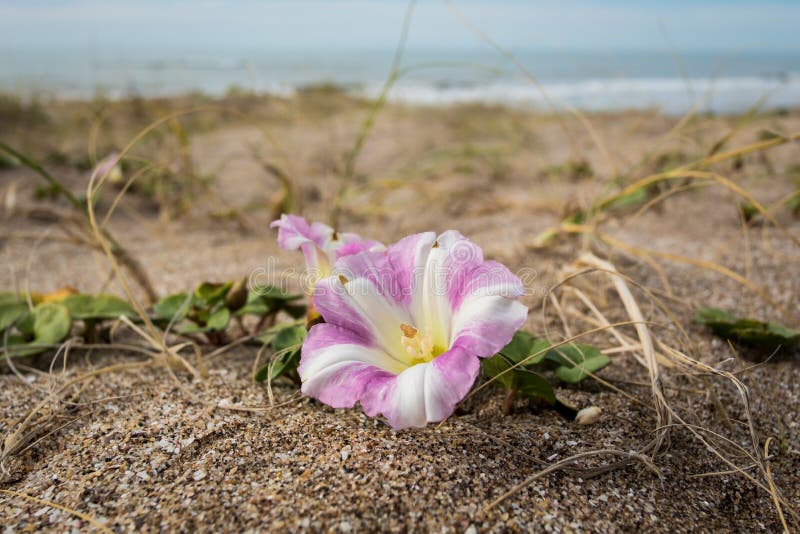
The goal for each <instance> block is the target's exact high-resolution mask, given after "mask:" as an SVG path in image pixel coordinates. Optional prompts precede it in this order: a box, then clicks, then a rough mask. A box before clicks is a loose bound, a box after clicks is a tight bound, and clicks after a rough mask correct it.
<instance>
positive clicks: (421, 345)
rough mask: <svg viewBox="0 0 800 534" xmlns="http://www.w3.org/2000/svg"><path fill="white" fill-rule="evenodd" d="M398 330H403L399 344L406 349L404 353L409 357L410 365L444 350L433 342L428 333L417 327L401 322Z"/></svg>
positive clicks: (421, 361)
mask: <svg viewBox="0 0 800 534" xmlns="http://www.w3.org/2000/svg"><path fill="white" fill-rule="evenodd" d="M400 330H401V331H402V332H403V337H401V338H400V344H401V345H403V348H405V349H406V353H407V354H408V355H409V356H410V357H411V365H416V364H418V363H426V362H429V361H431V360H433V359H434V358H436V357H437V356H438V355H439V354H441V353H443V352H444V350H443V349H440V348H439V347H437V346H435V345H434V344H433V340H432V339H431V337H430V336H429V335H426V334H424V333H423V332H420V331H419V330H418V329H417V328H415V327H413V326H411V325H408V324H401V325H400Z"/></svg>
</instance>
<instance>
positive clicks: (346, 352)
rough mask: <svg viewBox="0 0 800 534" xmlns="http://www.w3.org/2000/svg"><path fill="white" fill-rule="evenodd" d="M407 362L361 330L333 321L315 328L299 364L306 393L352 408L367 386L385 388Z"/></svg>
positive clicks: (331, 403) (308, 338)
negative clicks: (358, 332)
mask: <svg viewBox="0 0 800 534" xmlns="http://www.w3.org/2000/svg"><path fill="white" fill-rule="evenodd" d="M404 367H405V366H404V365H403V364H401V363H400V362H398V361H397V360H394V359H393V358H391V357H390V356H389V355H388V354H386V353H385V352H383V351H381V350H380V349H379V348H377V347H375V346H374V345H373V344H372V343H371V342H370V341H368V340H366V339H364V338H362V337H360V336H359V335H358V334H356V333H354V332H352V331H350V330H347V329H345V328H341V327H339V326H336V325H332V324H325V323H323V324H318V325H315V326H314V327H312V328H311V331H310V332H309V333H308V337H307V338H306V341H305V343H304V344H303V349H302V355H301V357H300V365H299V366H298V368H297V371H298V373H299V374H300V378H301V379H302V381H303V386H302V391H303V393H304V394H306V395H308V396H310V397H314V398H316V399H319V400H320V401H322V402H324V403H325V404H328V405H330V406H332V407H334V408H349V407H352V406H353V405H355V403H356V402H357V401H358V400H360V399H361V398H362V397H363V396H364V395H365V391H367V390H375V389H382V388H383V387H384V386H385V385H386V384H387V383H390V382H393V381H394V380H395V377H396V375H397V373H399V372H401V371H402V369H403V368H404Z"/></svg>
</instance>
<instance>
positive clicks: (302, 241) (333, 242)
mask: <svg viewBox="0 0 800 534" xmlns="http://www.w3.org/2000/svg"><path fill="white" fill-rule="evenodd" d="M270 228H277V229H278V245H280V247H281V248H282V249H284V250H297V249H300V250H302V251H303V256H304V257H305V260H306V269H307V271H308V274H309V276H310V277H311V281H312V285H313V283H314V282H316V281H317V280H318V279H320V278H324V277H326V276H329V275H330V274H331V268H332V266H333V263H334V262H335V261H336V260H337V259H339V258H341V257H343V256H349V255H351V254H357V253H359V252H362V251H364V250H379V249H383V248H385V247H384V246H383V245H382V244H381V243H379V242H377V241H371V240H368V239H362V238H361V236H359V235H358V234H353V233H349V232H337V231H335V230H334V229H333V228H331V227H330V226H328V225H327V224H322V223H319V222H315V223H311V224H309V223H308V221H307V220H305V219H304V218H303V217H300V216H298V215H286V214H283V215H281V218H280V219H278V220H277V221H273V222H272V224H270Z"/></svg>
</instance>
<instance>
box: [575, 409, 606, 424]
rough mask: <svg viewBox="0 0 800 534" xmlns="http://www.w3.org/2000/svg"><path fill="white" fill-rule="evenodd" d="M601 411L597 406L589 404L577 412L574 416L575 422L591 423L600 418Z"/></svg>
mask: <svg viewBox="0 0 800 534" xmlns="http://www.w3.org/2000/svg"><path fill="white" fill-rule="evenodd" d="M601 413H603V410H601V409H600V408H599V407H598V406H589V407H588V408H584V409H583V410H581V411H579V412H578V415H576V416H575V422H576V423H578V424H579V425H591V424H592V423H594V422H596V421H597V420H598V419H600V414H601Z"/></svg>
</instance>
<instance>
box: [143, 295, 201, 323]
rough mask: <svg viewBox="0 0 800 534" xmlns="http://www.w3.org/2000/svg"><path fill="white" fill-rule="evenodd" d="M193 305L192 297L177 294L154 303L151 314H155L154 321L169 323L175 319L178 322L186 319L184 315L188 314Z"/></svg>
mask: <svg viewBox="0 0 800 534" xmlns="http://www.w3.org/2000/svg"><path fill="white" fill-rule="evenodd" d="M193 304H194V297H193V296H192V295H187V294H186V293H177V294H175V295H169V296H167V297H164V298H162V299H161V300H159V301H158V302H156V303H155V304H154V305H153V312H154V313H155V318H156V319H163V320H165V321H171V320H172V319H173V318H175V320H176V321H180V320H181V319H183V318H184V317H186V314H187V313H189V310H190V309H191V308H192V305H193Z"/></svg>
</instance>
